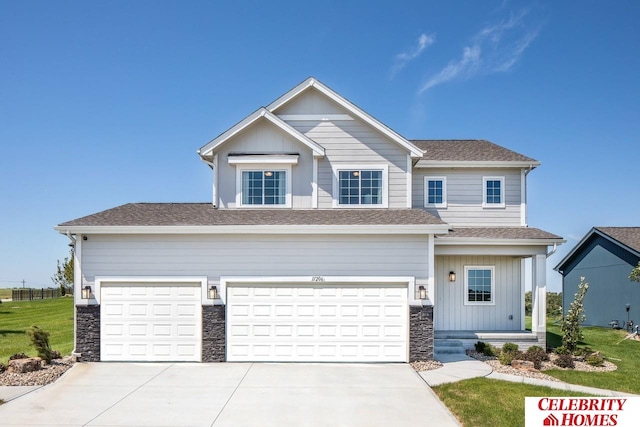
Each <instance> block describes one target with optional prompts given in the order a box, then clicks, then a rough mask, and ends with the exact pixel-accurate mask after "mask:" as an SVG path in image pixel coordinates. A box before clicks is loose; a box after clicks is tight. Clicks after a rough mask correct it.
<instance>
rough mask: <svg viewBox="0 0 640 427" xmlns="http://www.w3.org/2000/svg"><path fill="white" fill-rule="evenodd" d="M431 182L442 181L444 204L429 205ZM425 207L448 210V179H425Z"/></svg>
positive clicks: (427, 177)
mask: <svg viewBox="0 0 640 427" xmlns="http://www.w3.org/2000/svg"><path fill="white" fill-rule="evenodd" d="M429 181H442V203H429ZM424 207H425V208H446V207H447V177H446V176H430V175H427V176H425V177H424Z"/></svg>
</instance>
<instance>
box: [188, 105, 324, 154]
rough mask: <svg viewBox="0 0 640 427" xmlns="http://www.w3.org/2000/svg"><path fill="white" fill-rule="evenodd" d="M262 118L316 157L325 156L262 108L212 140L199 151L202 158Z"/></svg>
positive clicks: (303, 136)
mask: <svg viewBox="0 0 640 427" xmlns="http://www.w3.org/2000/svg"><path fill="white" fill-rule="evenodd" d="M262 117H264V118H265V119H267V120H269V121H270V122H271V123H273V124H274V125H276V126H277V127H279V128H280V129H281V130H283V131H284V132H286V133H288V134H289V135H291V136H292V137H293V138H295V139H297V140H298V141H300V142H301V143H302V144H304V145H306V146H307V147H309V148H310V149H311V150H312V151H313V155H314V156H315V157H323V156H324V148H323V147H321V146H320V145H318V144H317V143H316V142H314V141H312V140H311V139H309V138H308V137H306V136H305V135H303V134H301V133H300V132H298V131H297V130H295V129H294V128H293V127H291V126H290V125H288V124H287V123H286V122H284V121H283V120H282V119H280V118H279V117H277V116H276V115H275V114H273V113H271V112H270V111H269V110H267V109H266V108H264V107H261V108H259V109H258V110H256V111H254V112H253V113H251V114H250V115H248V116H247V117H245V118H244V119H243V120H242V121H240V122H239V123H237V124H236V125H235V126H233V127H232V128H231V129H229V130H227V131H226V132H224V133H223V134H221V135H220V136H218V137H216V138H215V139H213V140H211V141H210V142H209V143H208V144H206V145H205V146H204V147H202V148H201V149H200V150H198V154H199V155H200V157H204V156H208V155H211V154H212V153H213V152H214V151H215V150H216V148H218V147H219V146H221V145H222V144H224V143H225V142H227V141H228V140H229V139H231V138H232V137H233V136H235V135H237V134H238V133H240V132H241V131H243V130H244V129H246V128H247V127H249V126H250V125H252V124H253V123H255V122H256V121H257V120H258V119H260V118H262Z"/></svg>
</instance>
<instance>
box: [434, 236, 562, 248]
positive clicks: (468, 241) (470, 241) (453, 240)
mask: <svg viewBox="0 0 640 427" xmlns="http://www.w3.org/2000/svg"><path fill="white" fill-rule="evenodd" d="M566 242H567V241H566V240H564V239H482V238H478V237H473V238H464V237H447V238H445V239H436V240H435V245H436V246H445V245H451V246H453V245H469V246H476V245H498V246H507V245H508V246H521V245H528V246H530V245H543V246H551V245H561V244H563V243H566Z"/></svg>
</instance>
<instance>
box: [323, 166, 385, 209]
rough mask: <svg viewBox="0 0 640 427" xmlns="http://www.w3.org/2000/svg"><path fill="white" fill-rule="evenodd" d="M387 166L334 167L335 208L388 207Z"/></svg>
mask: <svg viewBox="0 0 640 427" xmlns="http://www.w3.org/2000/svg"><path fill="white" fill-rule="evenodd" d="M387 170H388V169H387V166H386V165H379V166H378V165H375V166H365V165H359V166H358V165H337V166H334V174H335V175H334V176H335V182H334V191H333V196H334V197H333V198H334V206H339V207H387V191H388V190H387V175H388V172H387Z"/></svg>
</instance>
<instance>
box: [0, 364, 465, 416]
mask: <svg viewBox="0 0 640 427" xmlns="http://www.w3.org/2000/svg"><path fill="white" fill-rule="evenodd" d="M0 424H2V425H3V426H14V425H15V426H29V425H37V426H154V427H161V426H305V425H307V426H390V425H393V426H411V427H415V426H418V425H427V424H429V425H437V426H457V425H459V424H458V423H457V421H456V420H455V419H454V417H453V416H452V415H451V414H450V413H449V411H448V410H447V409H446V408H445V407H444V405H443V404H442V403H441V402H440V401H439V400H438V398H437V397H436V396H435V394H434V393H433V392H432V391H431V389H430V388H429V387H428V386H427V385H426V384H425V382H424V381H423V380H422V379H421V378H420V376H419V375H418V374H417V373H416V372H414V371H413V369H412V368H411V367H410V366H409V365H406V364H327V363H322V364H320V363H295V364H294V363H290V364H284V363H220V364H205V363H78V364H76V365H75V366H74V367H73V368H72V369H71V370H70V371H68V372H67V373H66V374H65V375H64V376H63V377H62V378H61V379H60V380H58V381H57V382H56V383H54V384H50V385H48V386H45V387H42V388H40V389H38V390H35V391H33V392H31V393H29V394H26V395H24V396H22V397H19V398H17V399H15V400H12V401H9V402H8V403H6V404H4V405H2V406H0Z"/></svg>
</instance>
